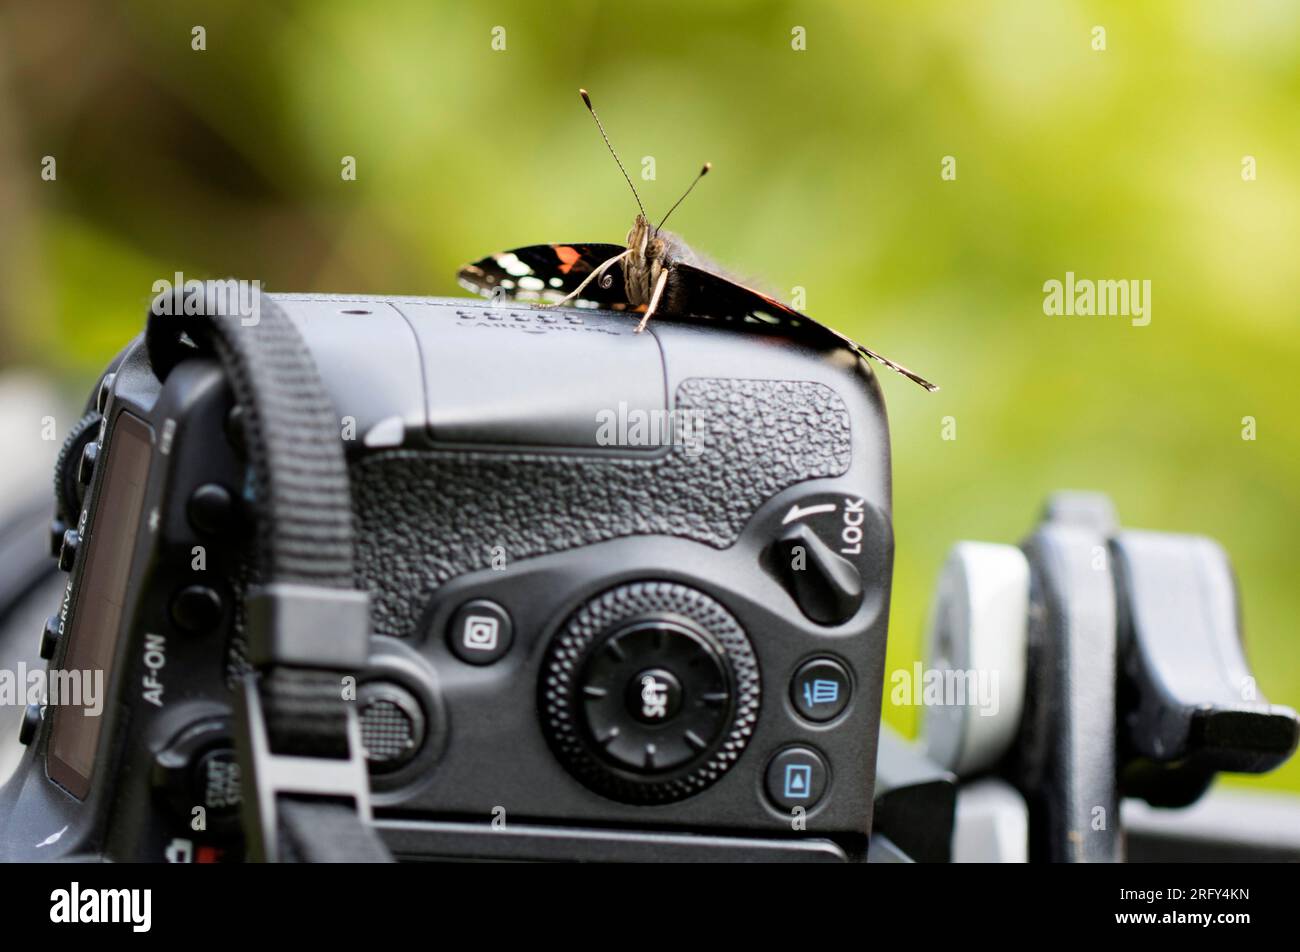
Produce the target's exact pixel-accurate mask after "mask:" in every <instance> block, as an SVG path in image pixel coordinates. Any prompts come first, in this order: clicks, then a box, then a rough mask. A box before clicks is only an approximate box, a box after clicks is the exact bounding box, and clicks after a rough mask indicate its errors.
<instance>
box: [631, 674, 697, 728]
mask: <svg viewBox="0 0 1300 952" xmlns="http://www.w3.org/2000/svg"><path fill="white" fill-rule="evenodd" d="M623 694H624V701H625V703H626V704H627V712H628V713H629V714H631V715H632V717H633V718H635V719H636V720H638V721H640V722H641V723H642V724H665V723H667V722H668V721H670V720H672V719H673V718H674V717H676V716H677V712H678V711H680V710H681V709H682V682H680V681H678V680H677V676H676V675H675V674H673V673H672V672H671V671H669V670H668V669H667V668H646V669H645V670H644V671H641V672H640V673H638V674H635V675H633V676H632V677H631V678H629V679H628V682H627V688H626V689H625V690H624V692H623Z"/></svg>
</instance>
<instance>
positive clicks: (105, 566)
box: [46, 413, 153, 798]
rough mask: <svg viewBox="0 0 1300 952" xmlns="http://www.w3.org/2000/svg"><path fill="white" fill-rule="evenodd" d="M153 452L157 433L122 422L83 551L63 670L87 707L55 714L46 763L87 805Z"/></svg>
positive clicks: (110, 444)
mask: <svg viewBox="0 0 1300 952" xmlns="http://www.w3.org/2000/svg"><path fill="white" fill-rule="evenodd" d="M152 445H153V429H152V428H151V427H150V426H149V425H148V424H147V423H145V422H144V421H142V420H140V419H139V418H137V417H134V416H132V415H130V414H129V413H120V414H118V417H117V421H116V423H115V424H114V426H113V431H112V433H111V435H110V436H109V439H108V440H107V457H108V458H107V460H106V461H105V466H106V467H107V468H106V470H105V472H104V478H103V481H102V483H101V485H100V488H99V493H98V500H97V502H96V504H95V511H94V514H93V515H92V517H91V519H90V526H89V531H88V532H87V538H86V540H85V542H84V543H83V544H84V545H85V546H86V549H85V551H84V552H82V553H81V557H82V558H83V559H84V560H85V569H84V571H83V572H82V574H81V583H80V585H79V586H78V587H77V593H76V602H75V604H74V605H73V606H72V608H71V616H72V617H71V619H70V621H69V622H68V630H67V633H66V636H65V637H66V638H67V639H68V649H67V652H66V653H65V654H64V656H63V667H62V670H63V671H64V672H69V673H72V672H75V673H76V674H75V676H76V677H78V678H80V679H81V681H82V685H81V701H82V703H80V704H63V703H60V704H58V705H52V706H51V708H50V709H51V710H52V711H53V712H54V723H53V727H52V730H51V733H50V746H49V751H48V756H47V761H46V769H47V770H48V772H49V775H50V779H51V780H53V781H54V782H55V783H58V784H59V785H60V786H62V787H63V788H64V789H66V790H67V791H68V792H69V793H71V794H72V795H73V796H75V797H77V798H84V797H85V796H86V793H87V792H88V791H89V790H90V778H91V773H92V771H93V768H94V765H95V754H96V752H97V750H98V748H99V734H100V729H101V726H102V723H103V720H104V712H105V711H106V710H107V708H108V705H107V699H106V697H105V696H104V695H107V693H108V690H109V683H110V680H111V677H112V673H113V656H114V655H115V654H116V651H117V641H118V633H119V632H120V630H121V625H122V613H123V607H124V605H123V602H124V601H125V598H126V588H127V582H128V580H129V578H130V575H131V555H132V553H133V552H134V550H135V536H136V530H137V528H138V527H139V524H140V510H141V509H142V508H143V506H144V495H145V485H146V483H147V480H148V476H149V461H150V458H151V456H152V454H151V452H150V449H151V447H152ZM95 672H102V675H99V676H98V681H97V683H98V687H99V692H100V696H99V697H98V698H97V699H95V700H96V701H97V704H96V705H95V706H96V707H97V710H95V711H92V709H91V707H90V706H89V705H88V704H87V703H86V702H87V701H88V700H90V698H88V697H87V688H89V687H91V686H92V685H93V684H95V683H96V680H95V679H96V675H95ZM88 679H89V680H88Z"/></svg>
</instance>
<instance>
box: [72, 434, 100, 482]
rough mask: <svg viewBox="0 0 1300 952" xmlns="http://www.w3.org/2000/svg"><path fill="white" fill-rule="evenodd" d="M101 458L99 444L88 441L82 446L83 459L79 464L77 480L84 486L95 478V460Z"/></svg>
mask: <svg viewBox="0 0 1300 952" xmlns="http://www.w3.org/2000/svg"><path fill="white" fill-rule="evenodd" d="M98 459H99V444H98V443H87V444H86V445H85V446H83V447H82V448H81V461H80V462H79V463H78V464H77V482H78V483H80V484H81V486H82V487H83V488H84V487H86V486H89V485H90V481H91V480H92V479H94V478H95V462H96V461H97V460H98Z"/></svg>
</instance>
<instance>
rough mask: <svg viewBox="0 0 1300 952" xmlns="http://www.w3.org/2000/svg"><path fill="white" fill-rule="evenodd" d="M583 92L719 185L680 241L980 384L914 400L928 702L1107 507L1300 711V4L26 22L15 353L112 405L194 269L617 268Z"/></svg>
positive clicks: (6, 41) (86, 5)
mask: <svg viewBox="0 0 1300 952" xmlns="http://www.w3.org/2000/svg"><path fill="white" fill-rule="evenodd" d="M196 25H197V26H202V27H203V28H204V30H205V31H206V37H205V40H206V49H205V50H203V51H196V50H194V49H193V48H192V37H193V34H192V29H193V27H195V26H196ZM796 26H800V27H803V28H804V30H805V35H806V49H805V50H803V51H796V50H794V49H792V44H791V40H792V34H791V31H792V29H793V28H794V27H796ZM1096 26H1102V27H1104V28H1105V42H1106V48H1105V50H1103V51H1099V50H1095V49H1094V48H1093V46H1094V36H1095V34H1094V32H1093V28H1094V27H1096ZM496 27H503V28H504V30H505V33H504V37H505V49H504V50H494V49H493V43H492V40H493V35H494V34H493V30H494V28H496ZM497 35H498V36H499V35H500V34H499V33H498V34H497ZM498 45H499V44H498ZM580 85H581V86H586V87H587V88H589V89H590V90H591V91H592V94H593V96H594V98H595V101H596V103H597V105H598V107H599V108H600V110H601V113H602V118H603V119H604V120H605V123H606V125H607V127H608V129H609V132H610V134H611V136H612V138H613V139H614V141H615V143H616V145H617V146H618V147H619V149H620V151H621V152H622V154H623V156H624V159H625V161H626V162H627V163H628V165H629V168H630V170H631V171H632V173H633V175H636V174H637V170H638V168H639V167H640V165H641V158H642V157H643V156H654V157H655V161H656V166H657V180H656V181H652V182H644V183H642V182H640V181H638V185H639V187H640V188H641V191H642V193H643V196H644V198H645V200H646V203H647V205H648V206H649V208H650V209H651V210H652V211H655V210H660V211H661V210H663V209H664V208H666V207H667V205H668V204H669V203H670V202H671V201H672V200H673V199H674V198H675V197H676V196H677V194H678V193H679V191H680V190H681V189H682V188H683V187H685V185H686V184H687V183H688V181H689V180H690V177H691V176H692V175H693V174H694V172H695V171H696V169H697V168H698V166H699V164H700V162H701V161H702V160H704V159H710V160H712V161H713V163H714V169H715V173H714V174H713V175H711V176H710V177H709V179H708V180H706V181H705V182H704V183H702V185H701V187H700V188H699V189H698V190H697V191H696V193H695V194H694V195H693V196H692V197H691V199H690V201H688V202H687V203H686V204H685V205H683V207H682V208H681V209H680V210H679V211H678V212H677V214H676V215H675V216H674V223H675V229H676V230H677V231H679V232H680V233H682V234H683V235H684V237H686V238H687V239H688V240H689V241H691V242H692V243H693V244H694V245H696V246H697V247H699V248H700V249H701V250H703V251H705V252H707V253H709V254H711V255H712V256H714V257H716V258H717V259H718V260H720V261H722V262H723V263H725V264H727V265H729V266H730V267H732V268H733V269H734V270H735V271H736V272H737V273H739V274H743V275H748V276H757V277H760V278H761V280H762V281H763V282H764V283H766V285H767V286H769V287H771V288H772V289H774V290H777V291H778V293H781V294H783V295H788V294H789V293H790V290H789V289H791V288H793V287H795V286H800V287H803V288H806V293H807V310H808V311H809V313H811V314H813V315H814V316H816V317H819V318H820V319H822V320H824V321H827V322H829V323H831V324H833V325H835V326H838V327H840V328H841V329H843V330H845V331H846V332H849V333H851V334H854V335H855V336H857V337H859V338H860V339H861V340H862V341H863V342H865V343H867V344H868V345H869V346H871V347H873V348H876V349H878V350H880V351H882V352H884V353H886V354H889V355H891V356H893V357H896V358H897V359H899V360H901V361H903V362H904V363H907V364H909V365H911V366H912V367H914V368H915V369H916V370H918V371H920V372H922V373H924V374H925V375H926V376H928V377H930V378H931V379H934V380H936V381H938V382H940V383H941V384H942V385H943V390H942V392H940V393H938V394H936V395H928V394H925V393H924V392H922V391H921V390H919V389H918V388H916V387H914V386H913V385H911V384H909V383H907V382H905V381H904V380H902V379H901V378H898V377H895V376H893V375H891V374H888V373H886V374H885V375H884V378H885V379H884V380H883V385H884V388H885V390H886V395H887V398H888V400H889V405H890V413H891V420H892V427H893V437H894V454H895V455H894V486H895V520H896V523H895V528H896V533H897V541H898V560H897V575H896V579H895V590H894V592H895V600H894V615H893V624H892V631H891V644H890V659H889V664H890V669H891V670H892V669H893V668H894V667H897V666H900V665H906V664H909V663H910V661H911V659H912V658H913V657H915V656H916V655H917V654H918V653H919V651H920V641H921V635H922V631H923V628H924V623H925V617H926V612H927V606H928V601H929V596H930V591H931V588H932V585H933V581H934V578H935V576H936V573H937V571H938V568H939V566H940V564H941V563H942V560H943V556H944V553H945V551H946V550H947V548H948V546H949V545H950V544H951V543H952V542H953V541H954V540H957V539H961V538H975V539H987V540H993V541H1006V542H1013V541H1016V540H1018V539H1019V538H1021V537H1022V536H1023V535H1024V534H1025V533H1026V532H1027V531H1028V530H1029V528H1030V527H1031V525H1032V523H1033V521H1034V519H1035V517H1036V514H1037V511H1038V509H1039V506H1040V504H1041V501H1042V499H1043V497H1044V495H1045V494H1046V493H1047V492H1049V491H1051V490H1053V489H1058V488H1095V489H1100V490H1104V491H1106V492H1108V493H1110V494H1111V496H1112V497H1113V498H1114V500H1115V501H1116V503H1117V505H1118V507H1119V510H1120V514H1121V517H1122V518H1123V520H1124V521H1125V523H1126V524H1128V525H1131V526H1139V527H1147V528H1160V529H1169V530H1181V531H1195V532H1201V533H1205V534H1207V535H1210V536H1213V537H1215V538H1217V539H1219V540H1220V541H1221V542H1222V543H1223V544H1224V545H1225V546H1226V548H1227V550H1228V551H1229V553H1230V554H1231V555H1232V557H1233V559H1234V561H1235V565H1236V569H1237V572H1238V574H1239V578H1240V582H1241V590H1242V598H1243V610H1244V616H1245V621H1246V638H1247V649H1248V652H1249V655H1250V659H1251V662H1252V664H1253V666H1254V668H1255V670H1256V672H1257V674H1258V675H1259V679H1260V687H1261V689H1262V691H1263V693H1264V694H1265V695H1267V696H1268V697H1269V698H1270V699H1271V700H1273V701H1275V702H1279V703H1287V704H1290V705H1293V706H1300V639H1298V638H1297V635H1296V617H1297V611H1296V609H1297V599H1296V590H1297V581H1296V564H1297V552H1298V551H1300V490H1298V488H1297V484H1298V483H1300V420H1298V419H1297V414H1298V412H1300V407H1298V405H1297V399H1296V397H1297V388H1296V377H1297V358H1298V357H1300V337H1298V336H1297V317H1298V316H1300V305H1298V304H1297V300H1298V299H1300V295H1298V292H1300V288H1298V287H1297V278H1298V276H1300V267H1298V266H1297V250H1298V249H1300V241H1297V239H1298V238H1300V162H1298V161H1297V156H1300V122H1298V121H1297V119H1300V5H1298V4H1296V3H1294V2H1281V0H1279V2H1275V3H1253V2H1227V0H1225V2H1178V3H1174V2H1168V3H1143V4H1141V5H1131V4H1124V3H1082V2H1058V3H1050V4H1048V3H1037V2H1029V0H1024V2H1011V0H998V2H946V3H908V4H883V3H882V4H870V5H869V4H866V3H858V2H853V3H850V2H843V3H831V2H799V3H794V2H791V3H775V2H767V3H742V2H717V0H715V2H711V3H700V2H675V0H669V2H658V3H653V4H632V3H599V2H596V0H585V2H551V3H547V4H537V3H530V2H525V0H521V2H516V3H490V2H485V3H473V4H468V3H466V4H455V5H453V4H443V3H431V2H428V0H408V2H386V3H382V4H378V3H360V2H322V0H313V2H304V3H279V4H278V3H267V2H238V0H219V2H210V3H184V4H178V3H172V2H167V3H164V2H137V3H131V2H126V3H119V4H116V5H114V6H111V7H110V5H107V4H103V3H99V2H69V0H43V2H32V3H23V2H20V3H17V4H14V3H10V4H8V5H6V6H5V7H4V8H3V9H0V360H2V361H3V364H4V366H5V367H14V366H17V365H36V366H43V367H45V368H47V369H50V370H53V371H55V372H57V373H58V374H59V375H60V376H61V377H62V378H63V379H64V380H65V381H67V382H68V383H69V385H70V386H71V385H76V386H77V387H80V388H84V387H85V386H87V385H88V382H89V380H90V377H91V375H92V374H93V373H95V372H96V371H97V370H98V369H99V367H100V366H101V365H102V364H103V363H104V362H105V361H106V360H107V359H108V358H109V357H110V356H111V355H112V354H113V353H114V352H116V350H117V349H118V348H119V347H120V346H121V345H122V344H123V343H124V342H125V341H126V340H127V339H128V338H129V337H131V336H132V335H133V334H135V333H136V332H137V331H138V330H139V329H140V327H141V315H142V314H143V312H144V307H145V304H146V302H147V300H148V298H149V295H150V286H151V285H152V283H153V282H154V281H155V280H159V279H161V278H165V277H169V276H170V275H171V274H172V273H173V272H175V271H178V270H179V271H183V272H185V274H186V275H187V276H190V277H196V276H222V275H228V274H235V275H239V276H241V277H246V278H258V279H260V280H261V281H262V282H263V284H264V285H265V286H266V287H269V288H271V289H275V290H295V291H341V292H344V291H353V292H377V293H392V294H457V293H461V292H460V291H459V289H458V288H457V286H456V285H455V282H454V276H455V272H456V269H457V267H458V266H459V265H460V264H461V263H463V262H465V261H467V260H471V259H473V258H477V257H480V256H482V255H484V254H486V253H488V252H492V251H496V250H500V249H502V248H507V247H513V246H517V245H523V244H529V243H534V242H542V241H577V240H597V241H621V240H622V239H623V236H624V234H625V233H626V230H627V228H628V226H629V225H630V223H631V219H632V216H633V214H634V211H635V208H634V206H633V204H632V200H631V198H630V196H629V195H628V194H627V191H626V186H625V185H624V184H623V182H622V180H621V178H620V177H619V176H618V173H617V171H616V169H615V168H614V166H613V164H612V163H611V162H610V160H609V158H608V156H607V155H606V154H605V152H604V149H603V147H602V146H601V144H600V141H599V139H598V138H597V135H596V132H595V130H594V129H593V128H592V126H591V121H590V119H589V118H588V116H587V115H586V113H585V111H584V110H583V109H582V107H581V104H580V102H579V100H578V97H577V95H576V92H575V90H576V89H577V87H578V86H580ZM47 155H48V156H54V157H55V159H56V161H57V178H56V179H55V180H54V181H43V180H42V178H41V175H40V172H41V163H42V159H43V157H44V156H47ZM348 155H350V156H354V157H355V158H356V167H357V177H356V180H355V181H344V180H343V179H342V177H341V175H340V170H341V160H342V157H343V156H348ZM949 155H950V156H953V157H955V159H956V163H957V166H956V167H957V177H956V179H955V180H953V181H944V180H942V179H941V177H940V171H941V161H942V159H943V157H944V156H949ZM1244 156H1254V157H1255V161H1256V163H1257V169H1258V177H1257V180H1255V181H1244V180H1243V177H1242V162H1243V157H1244ZM1066 271H1073V272H1075V273H1076V275H1078V276H1079V277H1088V278H1094V279H1099V278H1109V279H1139V280H1141V279H1147V280H1150V281H1151V282H1152V302H1151V304H1152V309H1151V313H1152V321H1151V324H1150V326H1147V327H1141V328H1139V327H1132V326H1130V323H1129V321H1128V320H1127V319H1124V318H1117V317H1109V318H1103V317H1092V318H1064V317H1048V316H1045V315H1044V313H1043V283H1044V282H1045V281H1047V280H1049V279H1052V278H1056V279H1058V280H1059V279H1063V278H1064V276H1065V272H1066ZM948 416H951V417H953V418H955V420H956V426H957V439H955V440H944V439H943V438H942V435H943V434H942V425H943V424H942V420H943V418H944V417H948ZM1246 416H1252V417H1254V418H1255V419H1256V421H1257V427H1258V438H1257V439H1256V440H1254V441H1246V440H1243V439H1242V418H1243V417H1246ZM886 716H887V718H888V719H889V720H890V721H891V722H892V723H894V724H895V725H897V726H899V727H901V728H902V729H903V730H904V731H907V732H911V731H912V730H913V729H914V727H915V724H914V716H915V711H914V710H913V709H910V708H909V709H894V708H888V709H887V712H886ZM1242 782H1249V783H1253V784H1264V785H1271V786H1281V787H1288V788H1291V789H1300V759H1297V760H1293V761H1292V762H1291V764H1289V765H1288V766H1287V767H1285V768H1283V769H1282V770H1280V771H1278V772H1276V773H1275V774H1273V775H1271V776H1269V777H1265V778H1260V779H1257V780H1256V779H1253V780H1249V781H1242Z"/></svg>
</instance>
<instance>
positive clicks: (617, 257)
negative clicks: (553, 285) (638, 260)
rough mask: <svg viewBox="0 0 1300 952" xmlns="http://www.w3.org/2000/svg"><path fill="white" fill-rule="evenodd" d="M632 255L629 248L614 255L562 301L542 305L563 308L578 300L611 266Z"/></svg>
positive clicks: (598, 266)
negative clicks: (588, 286)
mask: <svg viewBox="0 0 1300 952" xmlns="http://www.w3.org/2000/svg"><path fill="white" fill-rule="evenodd" d="M631 253H632V249H631V248H629V249H627V251H624V252H623V253H622V254H617V255H614V257H612V258H609V259H607V260H605V261H602V262H601V263H600V264H599V265H597V267H596V270H595V271H593V272H591V274H589V275H587V277H586V278H585V279H584V280H583V282H582V283H581V284H579V285H578V286H577V287H576V288H574V289H573V290H572V291H570V292H569V293H568V294H566V295H565V296H564V297H562V298H561V299H560V300H558V301H556V302H555V303H554V304H544V305H542V306H543V307H561V306H563V305H565V304H568V303H569V302H570V301H572V300H573V299H574V298H576V297H577V296H578V295H579V294H581V293H582V292H583V291H584V290H585V289H586V287H587V285H589V284H591V282H592V281H595V280H596V279H597V278H599V277H600V276H601V275H603V274H604V273H605V272H606V271H608V270H609V266H610V265H612V264H613V263H614V262H615V261H619V260H621V259H623V258H626V257H627V256H628V255H630V254H631Z"/></svg>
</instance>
